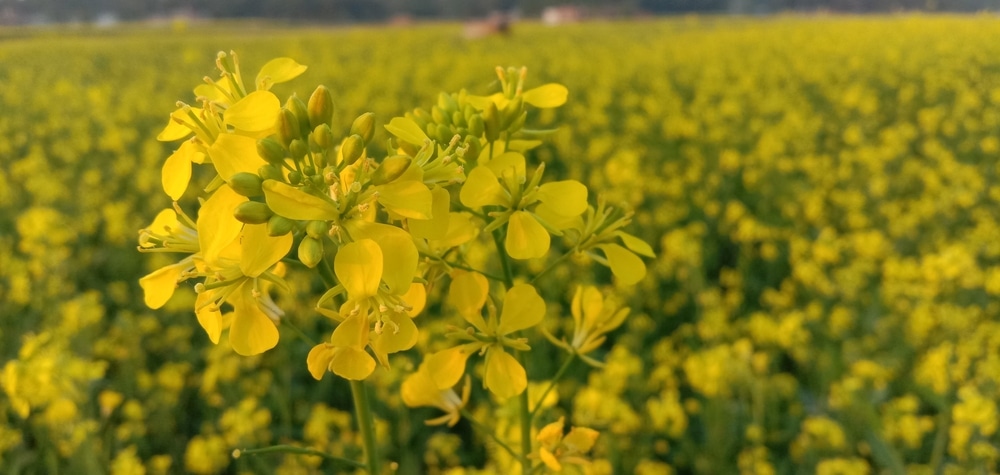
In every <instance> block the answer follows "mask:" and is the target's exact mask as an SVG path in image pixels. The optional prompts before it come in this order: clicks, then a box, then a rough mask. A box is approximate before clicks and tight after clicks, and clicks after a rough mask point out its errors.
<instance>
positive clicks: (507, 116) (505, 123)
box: [500, 96, 524, 130]
mask: <svg viewBox="0 0 1000 475" xmlns="http://www.w3.org/2000/svg"><path fill="white" fill-rule="evenodd" d="M522 112H524V100H523V99H521V96H517V97H515V98H514V99H511V101H510V102H508V103H507V107H504V108H503V119H502V120H501V121H500V124H501V125H500V126H501V127H503V129H504V130H509V129H510V126H511V124H513V123H514V121H515V120H517V118H518V117H520V116H521V113H522Z"/></svg>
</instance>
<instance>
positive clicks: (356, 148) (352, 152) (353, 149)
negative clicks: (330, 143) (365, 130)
mask: <svg viewBox="0 0 1000 475" xmlns="http://www.w3.org/2000/svg"><path fill="white" fill-rule="evenodd" d="M364 151H365V143H364V140H363V139H362V138H361V136H360V135H358V134H354V135H351V136H350V137H347V138H345V139H344V143H342V144H340V154H341V155H342V156H343V157H344V163H347V164H348V165H351V164H353V163H354V162H356V161H358V158H361V154H363V153H364Z"/></svg>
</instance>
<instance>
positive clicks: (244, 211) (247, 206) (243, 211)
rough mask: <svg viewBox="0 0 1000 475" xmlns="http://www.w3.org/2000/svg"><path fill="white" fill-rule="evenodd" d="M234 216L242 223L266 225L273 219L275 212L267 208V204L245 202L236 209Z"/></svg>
mask: <svg viewBox="0 0 1000 475" xmlns="http://www.w3.org/2000/svg"><path fill="white" fill-rule="evenodd" d="M233 216H235V217H236V220H237V221H239V222H241V223H246V224H264V223H266V222H267V221H268V220H269V219H271V216H274V212H273V211H271V208H268V207H267V204H266V203H261V202H259V201H245V202H243V203H240V205H239V206H237V207H236V209H235V210H234V211H233Z"/></svg>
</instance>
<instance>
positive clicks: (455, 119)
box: [451, 111, 465, 127]
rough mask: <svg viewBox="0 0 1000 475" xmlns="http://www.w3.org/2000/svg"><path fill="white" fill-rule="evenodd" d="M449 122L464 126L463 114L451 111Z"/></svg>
mask: <svg viewBox="0 0 1000 475" xmlns="http://www.w3.org/2000/svg"><path fill="white" fill-rule="evenodd" d="M451 123H452V124H454V125H456V126H458V127H465V116H464V115H462V113H461V112H460V111H455V112H452V113H451Z"/></svg>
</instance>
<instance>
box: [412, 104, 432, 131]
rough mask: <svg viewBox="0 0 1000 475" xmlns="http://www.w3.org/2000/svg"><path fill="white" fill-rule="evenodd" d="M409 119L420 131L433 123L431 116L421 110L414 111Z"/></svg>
mask: <svg viewBox="0 0 1000 475" xmlns="http://www.w3.org/2000/svg"><path fill="white" fill-rule="evenodd" d="M410 118H411V119H413V121H414V122H416V123H417V125H419V126H420V128H421V129H423V128H425V127H427V124H429V123H431V122H432V121H434V118H433V117H431V115H430V114H429V113H428V112H427V111H425V110H423V109H417V110H414V111H413V116H412V117H410Z"/></svg>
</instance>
